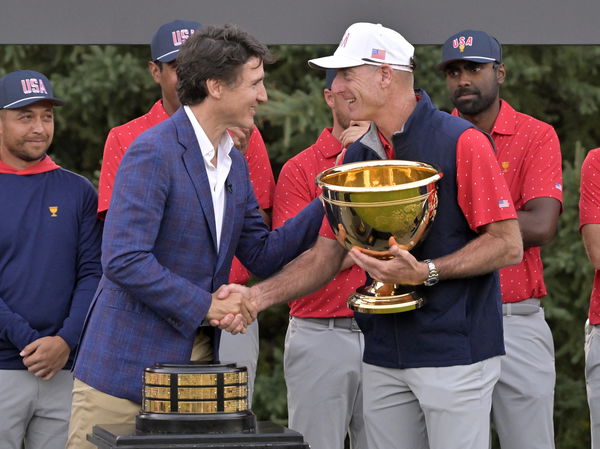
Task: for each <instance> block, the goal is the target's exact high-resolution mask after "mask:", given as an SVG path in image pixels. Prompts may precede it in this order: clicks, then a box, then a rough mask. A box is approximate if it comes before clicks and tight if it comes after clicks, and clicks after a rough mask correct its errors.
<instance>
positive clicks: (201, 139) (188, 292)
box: [67, 25, 323, 449]
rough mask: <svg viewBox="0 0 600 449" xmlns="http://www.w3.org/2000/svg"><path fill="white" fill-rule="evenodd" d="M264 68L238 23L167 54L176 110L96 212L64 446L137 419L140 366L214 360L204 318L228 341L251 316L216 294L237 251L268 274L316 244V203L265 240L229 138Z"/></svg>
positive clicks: (125, 164)
mask: <svg viewBox="0 0 600 449" xmlns="http://www.w3.org/2000/svg"><path fill="white" fill-rule="evenodd" d="M271 60H272V55H271V54H270V52H269V50H268V49H267V47H266V46H264V45H263V44H261V43H260V42H258V41H257V40H256V39H255V38H254V37H252V36H250V35H248V34H247V33H245V32H243V31H241V30H240V29H239V28H237V27H235V26H231V25H225V26H221V27H206V28H205V29H203V30H199V31H197V32H196V33H195V34H194V35H193V36H192V37H190V38H189V39H188V40H187V41H186V42H185V44H184V45H183V47H182V49H181V51H180V53H179V55H178V57H177V76H178V79H179V83H178V95H179V98H180V101H181V104H182V105H184V106H183V107H182V108H180V109H179V110H178V111H177V112H176V113H175V114H173V116H172V117H171V118H169V119H168V120H166V121H164V122H163V123H161V124H159V125H157V126H155V127H153V128H151V129H150V130H148V131H146V132H144V133H143V134H142V135H140V136H139V137H138V138H137V139H136V140H135V142H134V143H133V144H132V146H131V147H130V148H129V150H128V151H127V153H126V154H125V156H124V158H123V161H122V163H121V166H120V168H119V171H118V173H117V177H116V180H115V188H114V191H113V196H112V200H111V208H110V210H109V211H108V214H107V217H106V224H105V229H104V236H103V247H102V266H103V270H104V274H103V277H102V280H101V281H100V285H99V287H98V291H97V292H96V295H95V298H94V301H93V303H92V306H91V308H90V312H89V313H88V318H87V320H86V327H85V329H84V334H83V337H82V340H81V343H80V347H79V353H78V355H77V359H76V362H75V368H74V375H75V378H76V379H75V386H74V389H73V409H72V418H71V424H70V431H69V443H68V445H67V447H68V448H78V449H81V448H85V447H90V448H92V447H93V446H92V445H90V444H89V443H87V442H86V440H85V436H86V434H87V433H90V432H91V429H92V426H93V425H94V424H109V423H121V424H122V423H134V422H135V416H136V415H137V413H138V412H139V409H140V402H141V391H142V375H143V370H144V368H146V367H151V366H153V365H154V363H156V362H170V363H185V362H189V361H190V360H194V361H211V360H213V354H217V350H216V349H217V347H218V337H219V334H220V331H219V330H218V329H215V328H212V327H210V326H206V325H205V324H207V323H208V322H209V321H211V320H215V321H219V320H220V321H221V322H227V323H229V324H228V325H226V326H224V327H225V329H226V330H229V331H232V332H234V333H235V332H240V331H242V332H243V331H244V329H245V326H246V325H247V324H249V322H251V321H252V320H253V319H255V318H256V311H255V308H254V306H253V305H252V304H250V303H246V302H245V299H244V297H243V296H242V295H240V294H232V295H230V296H228V297H227V298H224V299H220V298H217V293H218V289H219V287H220V286H221V285H223V284H225V283H226V282H227V277H228V274H229V270H230V266H231V261H232V258H233V256H234V255H235V256H237V257H238V258H239V259H240V261H241V262H242V263H243V264H244V265H245V266H246V267H248V268H249V269H250V270H251V271H252V272H253V273H254V274H256V275H257V276H259V277H263V278H264V277H268V276H270V275H271V274H273V273H274V272H275V271H277V270H278V269H279V268H280V267H281V266H283V265H284V264H286V263H287V262H289V261H290V260H292V259H293V258H294V257H295V256H296V255H297V254H299V253H300V252H302V251H304V250H305V249H307V248H308V247H309V246H310V244H312V242H313V241H314V239H315V238H316V235H317V233H318V230H319V227H320V225H321V222H322V218H323V208H322V206H321V204H320V203H318V202H313V203H311V204H310V205H309V206H307V208H306V209H304V210H303V211H302V212H301V213H300V214H299V215H298V216H297V217H296V218H295V219H292V220H288V222H287V223H286V226H284V227H282V228H279V229H277V230H276V231H272V232H269V229H268V227H267V225H266V224H265V223H264V221H263V219H262V217H261V215H260V212H259V206H258V204H257V202H256V199H255V197H254V193H253V189H252V185H251V183H250V179H249V176H248V170H247V166H246V162H245V159H244V156H243V155H242V154H241V153H240V152H239V151H236V150H233V149H232V148H233V143H232V140H231V138H230V136H229V134H228V133H227V131H226V130H227V128H231V127H235V126H239V127H243V128H251V127H252V126H253V123H254V114H255V111H256V107H257V106H258V105H259V104H260V103H262V102H265V101H266V100H267V93H266V90H265V87H264V84H263V80H264V70H263V62H265V63H269V62H271Z"/></svg>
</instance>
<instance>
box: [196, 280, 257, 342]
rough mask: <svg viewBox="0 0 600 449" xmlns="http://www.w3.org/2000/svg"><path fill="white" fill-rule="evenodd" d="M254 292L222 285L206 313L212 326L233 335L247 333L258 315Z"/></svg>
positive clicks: (240, 287)
mask: <svg viewBox="0 0 600 449" xmlns="http://www.w3.org/2000/svg"><path fill="white" fill-rule="evenodd" d="M254 293H255V292H254V290H253V289H252V288H249V287H245V286H243V285H238V284H229V285H222V286H221V287H219V288H218V289H217V291H215V292H214V293H213V294H212V302H211V304H210V308H209V309H208V312H207V313H206V320H207V321H208V322H209V323H210V325H211V326H215V327H218V328H220V329H222V330H224V331H227V332H231V333H232V334H233V335H235V334H238V333H242V334H245V333H246V329H247V327H248V325H249V324H251V323H252V322H253V321H254V320H255V319H256V316H257V315H258V312H259V310H258V305H257V301H256V298H254V297H253V294H254Z"/></svg>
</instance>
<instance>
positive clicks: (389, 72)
mask: <svg viewBox="0 0 600 449" xmlns="http://www.w3.org/2000/svg"><path fill="white" fill-rule="evenodd" d="M393 78H394V69H392V67H391V66H390V65H389V64H382V65H380V66H379V78H378V80H380V82H381V86H382V87H387V86H389V85H390V84H391V83H392V79H393Z"/></svg>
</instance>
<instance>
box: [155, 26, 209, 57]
mask: <svg viewBox="0 0 600 449" xmlns="http://www.w3.org/2000/svg"><path fill="white" fill-rule="evenodd" d="M198 28H200V24H199V23H198V22H194V21H191V20H175V21H173V22H169V23H165V24H164V25H163V26H161V27H160V28H159V29H158V31H157V32H156V33H155V34H154V37H153V38H152V43H151V44H150V52H151V54H152V60H153V61H160V62H171V61H174V60H175V58H177V53H179V49H180V48H181V46H182V45H183V43H184V42H185V40H186V39H187V38H188V37H190V36H191V35H192V34H194V32H195V31H196V30H197V29H198Z"/></svg>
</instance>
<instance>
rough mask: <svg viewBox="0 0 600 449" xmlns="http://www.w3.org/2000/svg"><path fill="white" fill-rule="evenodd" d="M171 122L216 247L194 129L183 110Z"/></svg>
mask: <svg viewBox="0 0 600 449" xmlns="http://www.w3.org/2000/svg"><path fill="white" fill-rule="evenodd" d="M173 121H174V122H175V126H176V128H177V138H178V140H179V143H180V144H181V145H182V146H183V147H184V148H185V151H184V152H183V154H182V156H181V157H182V159H183V164H184V166H185V169H186V170H187V173H188V175H189V177H190V180H191V181H192V185H193V186H194V189H195V190H196V196H197V197H198V201H199V202H200V205H201V206H202V210H203V211H204V216H205V217H206V222H207V224H208V228H209V229H210V235H211V237H212V242H213V245H214V247H215V249H216V247H217V244H216V242H217V231H216V227H215V211H214V209H213V203H212V196H211V193H210V184H209V183H208V176H207V175H206V167H205V166H204V159H203V158H202V153H201V151H200V146H199V145H198V139H196V134H195V133H194V128H192V124H191V123H190V120H189V119H188V117H187V115H186V113H185V111H184V110H183V108H179V109H178V110H177V112H175V114H173Z"/></svg>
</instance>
